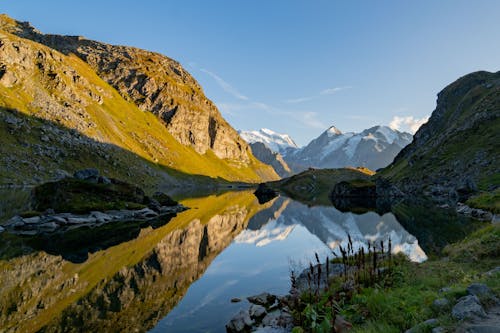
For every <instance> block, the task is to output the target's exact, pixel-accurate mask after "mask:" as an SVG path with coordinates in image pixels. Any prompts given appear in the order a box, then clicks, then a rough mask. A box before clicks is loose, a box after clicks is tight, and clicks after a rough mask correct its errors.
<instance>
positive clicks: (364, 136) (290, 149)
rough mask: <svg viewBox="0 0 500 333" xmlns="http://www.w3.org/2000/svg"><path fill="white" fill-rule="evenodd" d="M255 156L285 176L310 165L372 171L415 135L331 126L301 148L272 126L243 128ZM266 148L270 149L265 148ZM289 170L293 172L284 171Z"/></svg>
mask: <svg viewBox="0 0 500 333" xmlns="http://www.w3.org/2000/svg"><path fill="white" fill-rule="evenodd" d="M239 133H240V135H241V137H242V138H243V139H244V140H246V141H247V142H248V143H250V146H251V148H252V151H253V152H254V154H255V156H256V157H257V158H258V159H260V160H261V161H262V162H264V163H266V164H269V165H271V166H273V167H274V169H275V171H276V172H277V173H278V174H279V175H280V176H282V177H288V176H290V175H291V174H293V173H299V172H301V171H304V170H306V169H308V168H311V167H312V168H343V167H365V168H368V169H371V170H377V169H379V168H383V167H386V166H387V165H389V164H390V163H391V162H392V161H393V159H394V157H396V155H397V154H398V153H399V152H400V151H401V149H403V148H404V147H405V146H406V145H408V144H409V143H410V142H411V141H412V138H413V137H412V135H411V134H410V133H406V132H400V131H398V130H394V129H391V128H390V127H387V126H374V127H371V128H369V129H366V130H364V131H362V132H360V133H354V132H348V133H342V132H341V131H340V130H339V129H337V128H336V127H335V126H331V127H330V128H328V129H327V130H326V131H324V132H323V133H321V135H320V136H318V137H317V138H316V139H314V140H312V141H311V142H310V143H309V144H307V145H306V146H305V147H302V148H299V147H297V145H296V144H295V142H294V141H293V140H292V139H291V138H290V136H289V135H287V134H279V133H276V132H273V131H271V130H269V129H261V130H259V131H244V132H243V131H240V132H239ZM262 145H264V146H265V147H267V151H266V149H265V147H263V146H262ZM287 169H289V170H290V172H285V171H284V170H287Z"/></svg>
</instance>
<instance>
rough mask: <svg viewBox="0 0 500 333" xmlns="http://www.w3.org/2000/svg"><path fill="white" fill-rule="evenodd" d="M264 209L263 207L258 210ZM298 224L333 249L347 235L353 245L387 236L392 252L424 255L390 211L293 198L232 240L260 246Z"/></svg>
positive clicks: (421, 258) (419, 257) (414, 256)
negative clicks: (348, 209) (356, 210)
mask: <svg viewBox="0 0 500 333" xmlns="http://www.w3.org/2000/svg"><path fill="white" fill-rule="evenodd" d="M280 199H281V200H283V199H282V198H280ZM278 200H279V199H278ZM278 200H276V202H278ZM285 202H288V201H285ZM273 207H274V205H273ZM270 209H271V208H270ZM270 209H269V210H270ZM264 212H266V211H263V212H261V214H264ZM298 224H300V225H303V226H304V227H306V228H307V229H308V230H309V232H311V233H312V234H314V235H316V236H317V237H318V238H319V239H320V240H321V241H322V242H323V243H325V244H326V245H328V247H329V248H330V249H332V250H334V251H335V250H336V249H338V246H339V245H342V246H344V247H345V246H346V244H347V235H350V236H351V238H352V240H353V243H354V247H355V248H361V247H365V248H366V247H367V244H368V242H370V243H376V244H380V241H384V243H385V244H387V242H388V240H389V238H390V239H391V241H392V248H393V252H394V253H398V252H402V253H404V254H406V255H407V256H408V257H409V258H410V259H411V260H413V261H417V262H421V261H424V260H426V259H427V256H426V255H425V253H424V251H423V250H422V249H421V248H420V246H419V244H418V240H417V239H416V238H415V237H414V236H413V235H411V234H409V233H408V232H407V231H406V230H405V229H404V228H403V227H402V226H401V225H400V224H399V223H398V221H397V220H396V218H395V217H394V215H393V214H391V213H388V214H384V215H382V216H380V215H378V214H376V213H374V212H369V213H366V214H362V215H357V214H353V213H342V212H340V211H338V210H337V209H335V208H334V207H325V206H317V207H312V208H308V207H307V206H305V205H302V204H300V203H298V202H296V201H291V202H288V205H287V206H286V208H285V209H284V210H283V212H282V213H281V215H279V216H278V217H277V218H275V219H274V220H273V219H271V220H268V222H267V224H265V225H263V226H262V228H261V229H260V230H248V229H247V230H245V231H244V232H242V233H241V234H240V235H239V236H238V237H237V238H236V239H235V241H237V242H242V243H255V244H256V245H257V246H263V245H266V244H268V243H270V242H272V241H276V240H280V239H283V237H286V236H287V235H288V234H289V233H290V231H291V230H292V229H293V227H294V226H295V225H298ZM386 246H387V245H386Z"/></svg>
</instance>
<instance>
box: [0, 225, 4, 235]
mask: <svg viewBox="0 0 500 333" xmlns="http://www.w3.org/2000/svg"><path fill="white" fill-rule="evenodd" d="M4 231H5V228H4V227H2V226H0V234H1V233H2V232H4Z"/></svg>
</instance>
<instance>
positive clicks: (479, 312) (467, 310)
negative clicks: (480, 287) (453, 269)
mask: <svg viewBox="0 0 500 333" xmlns="http://www.w3.org/2000/svg"><path fill="white" fill-rule="evenodd" d="M451 315H452V316H453V318H455V319H458V320H463V319H466V318H474V317H485V316H486V313H485V312H484V309H483V307H482V306H481V303H480V302H479V299H478V298H477V297H476V296H471V295H469V296H464V297H462V298H460V299H459V300H458V303H457V304H456V305H455V306H454V307H453V309H452V310H451Z"/></svg>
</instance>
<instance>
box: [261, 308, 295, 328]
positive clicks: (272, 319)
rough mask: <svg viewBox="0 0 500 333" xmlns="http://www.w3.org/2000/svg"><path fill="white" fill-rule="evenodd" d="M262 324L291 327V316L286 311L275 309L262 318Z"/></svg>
mask: <svg viewBox="0 0 500 333" xmlns="http://www.w3.org/2000/svg"><path fill="white" fill-rule="evenodd" d="M262 325H264V326H269V327H287V328H288V327H289V328H291V327H293V317H292V315H291V314H290V313H288V312H286V311H282V310H281V311H280V310H276V311H273V312H270V313H268V314H267V315H266V316H265V317H264V319H262Z"/></svg>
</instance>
